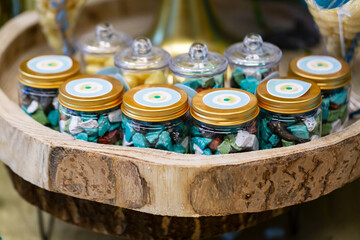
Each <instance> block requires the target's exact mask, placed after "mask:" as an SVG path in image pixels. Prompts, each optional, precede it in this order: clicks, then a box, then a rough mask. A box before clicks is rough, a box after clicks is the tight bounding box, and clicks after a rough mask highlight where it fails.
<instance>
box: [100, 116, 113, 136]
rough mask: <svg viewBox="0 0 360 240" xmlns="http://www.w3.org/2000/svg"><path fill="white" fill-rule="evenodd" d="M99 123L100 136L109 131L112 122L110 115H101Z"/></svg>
mask: <svg viewBox="0 0 360 240" xmlns="http://www.w3.org/2000/svg"><path fill="white" fill-rule="evenodd" d="M98 123H99V137H102V136H104V135H105V133H106V132H107V131H109V130H110V122H109V119H108V117H105V116H104V115H101V116H100V118H99V120H98Z"/></svg>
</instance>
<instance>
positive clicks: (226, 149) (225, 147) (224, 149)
mask: <svg viewBox="0 0 360 240" xmlns="http://www.w3.org/2000/svg"><path fill="white" fill-rule="evenodd" d="M217 150H218V151H219V153H220V154H228V153H230V151H231V145H230V141H229V139H225V140H224V141H223V142H222V143H221V144H220V145H219V146H218V147H217Z"/></svg>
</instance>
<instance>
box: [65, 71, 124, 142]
mask: <svg viewBox="0 0 360 240" xmlns="http://www.w3.org/2000/svg"><path fill="white" fill-rule="evenodd" d="M122 99H123V86H122V84H121V83H120V82H119V81H118V80H116V79H115V78H112V77H108V76H102V75H80V76H78V77H74V78H71V79H69V80H67V81H66V82H64V83H63V84H62V85H61V86H60V90H59V103H60V107H59V112H60V120H59V126H60V132H62V133H64V134H68V135H71V136H73V137H74V138H76V139H79V140H84V141H88V142H95V143H102V144H113V145H121V144H122V135H123V134H122V129H121V118H122V114H121V108H120V105H121V103H122Z"/></svg>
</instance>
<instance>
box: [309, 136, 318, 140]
mask: <svg viewBox="0 0 360 240" xmlns="http://www.w3.org/2000/svg"><path fill="white" fill-rule="evenodd" d="M318 138H320V137H319V136H318V135H312V136H311V138H310V140H311V141H312V140H315V139H318Z"/></svg>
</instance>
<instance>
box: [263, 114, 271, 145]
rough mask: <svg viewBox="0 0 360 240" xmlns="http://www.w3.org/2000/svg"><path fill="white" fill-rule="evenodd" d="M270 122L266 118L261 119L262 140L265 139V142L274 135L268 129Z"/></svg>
mask: <svg viewBox="0 0 360 240" xmlns="http://www.w3.org/2000/svg"><path fill="white" fill-rule="evenodd" d="M269 122H270V121H269V120H267V119H266V118H263V119H261V122H260V135H261V138H262V139H264V140H265V141H267V140H268V139H269V138H270V136H271V135H272V132H271V131H270V129H269V128H268V127H267V124H268V123H269Z"/></svg>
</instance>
